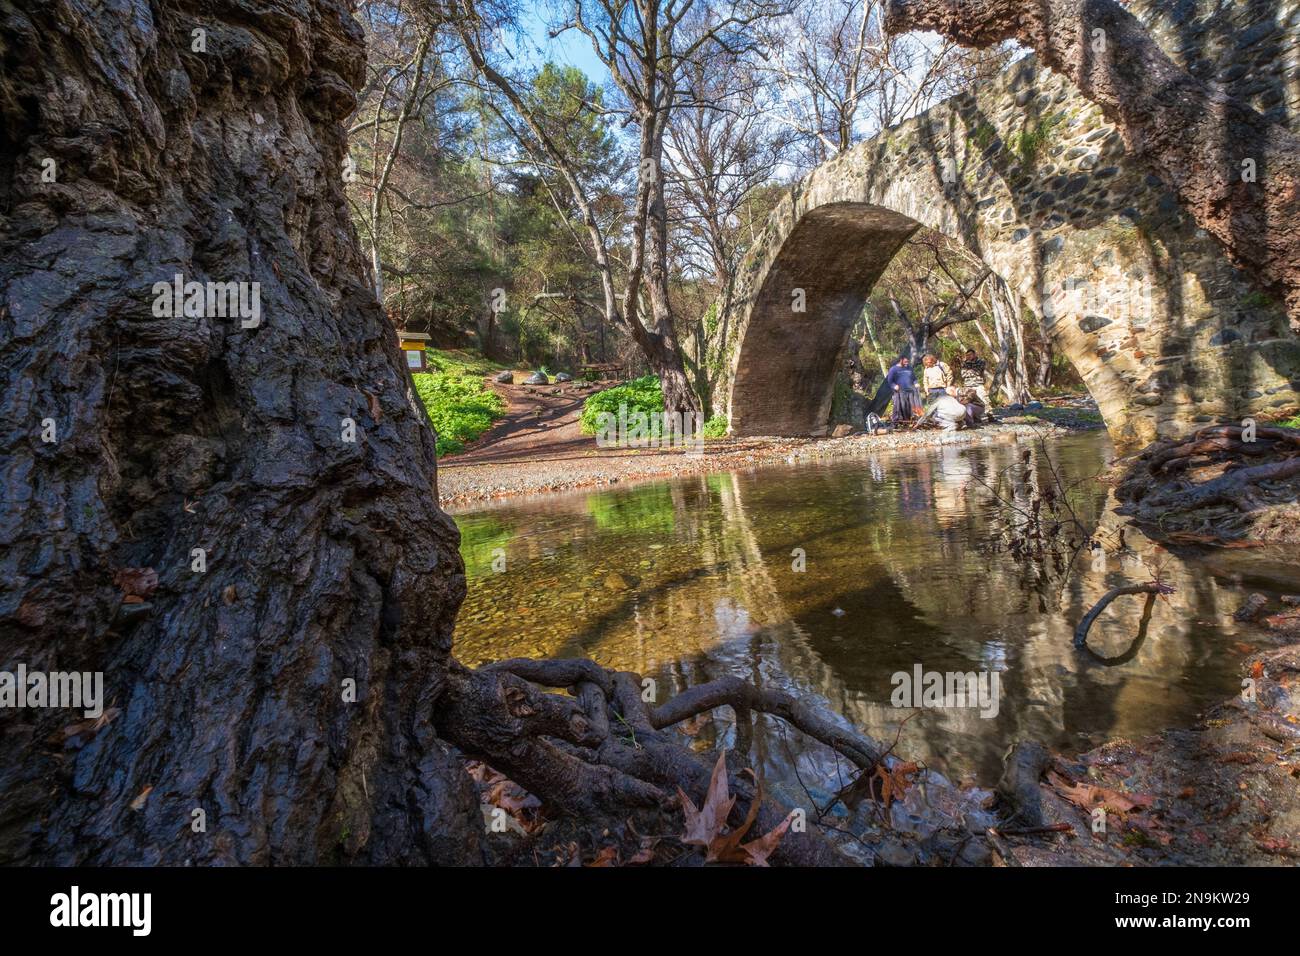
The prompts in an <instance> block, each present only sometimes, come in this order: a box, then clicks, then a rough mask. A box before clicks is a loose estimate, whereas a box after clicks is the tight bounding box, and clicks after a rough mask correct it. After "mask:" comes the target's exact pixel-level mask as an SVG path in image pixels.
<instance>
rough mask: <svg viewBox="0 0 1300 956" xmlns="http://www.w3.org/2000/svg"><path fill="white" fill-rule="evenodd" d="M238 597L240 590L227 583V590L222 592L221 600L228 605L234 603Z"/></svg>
mask: <svg viewBox="0 0 1300 956" xmlns="http://www.w3.org/2000/svg"><path fill="white" fill-rule="evenodd" d="M238 597H239V592H238V591H236V590H235V586H234V585H233V584H227V585H226V587H225V590H223V591H222V592H221V600H222V602H223V603H225V605H226V606H227V607H229V606H230V605H232V604H234V603H235V599H236V598H238Z"/></svg>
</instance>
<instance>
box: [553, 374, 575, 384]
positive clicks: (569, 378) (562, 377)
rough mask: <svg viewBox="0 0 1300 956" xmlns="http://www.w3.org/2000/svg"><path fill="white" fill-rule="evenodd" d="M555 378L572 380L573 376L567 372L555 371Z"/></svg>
mask: <svg viewBox="0 0 1300 956" xmlns="http://www.w3.org/2000/svg"><path fill="white" fill-rule="evenodd" d="M555 380H556V381H557V382H572V381H573V376H572V375H570V374H569V373H568V372H556V373H555Z"/></svg>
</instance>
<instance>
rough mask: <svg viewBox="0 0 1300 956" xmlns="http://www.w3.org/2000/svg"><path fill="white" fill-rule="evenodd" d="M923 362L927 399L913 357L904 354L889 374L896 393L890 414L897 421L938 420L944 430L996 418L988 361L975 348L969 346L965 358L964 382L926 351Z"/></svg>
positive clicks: (890, 383)
mask: <svg viewBox="0 0 1300 956" xmlns="http://www.w3.org/2000/svg"><path fill="white" fill-rule="evenodd" d="M921 365H922V373H921V387H922V388H924V390H925V398H924V400H922V398H921V389H920V388H918V387H917V382H916V372H915V370H914V369H913V368H912V360H911V358H910V357H909V356H907V355H900V356H899V357H898V361H897V362H895V363H894V364H893V366H892V367H891V368H890V369H889V372H888V373H886V375H885V382H886V384H888V385H889V386H890V388H891V389H892V390H893V392H894V408H893V412H892V413H891V415H890V418H891V419H892V420H893V421H894V422H912V421H915V420H917V419H920V420H921V421H923V422H924V421H934V422H936V423H937V424H938V425H939V427H941V428H942V429H943V430H944V431H953V430H955V429H958V428H974V427H975V425H977V424H979V423H980V422H982V421H993V416H992V414H991V413H990V411H989V404H990V403H989V393H988V390H987V388H985V385H984V372H985V368H986V364H985V362H984V360H983V359H982V358H979V357H978V356H977V355H976V354H975V350H974V349H967V350H966V354H965V355H964V356H963V358H962V363H961V381H960V384H958V380H957V378H956V376H954V375H953V373H952V369H951V368H950V367H949V366H948V364H947V363H946V362H943V361H942V360H940V359H939V358H938V357H937V356H935V355H933V354H926V355H925V357H924V358H922V359H921Z"/></svg>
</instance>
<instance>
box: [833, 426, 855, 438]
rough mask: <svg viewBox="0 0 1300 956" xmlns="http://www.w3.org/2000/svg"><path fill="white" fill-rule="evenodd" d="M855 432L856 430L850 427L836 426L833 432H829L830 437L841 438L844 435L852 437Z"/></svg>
mask: <svg viewBox="0 0 1300 956" xmlns="http://www.w3.org/2000/svg"><path fill="white" fill-rule="evenodd" d="M855 431H857V429H856V428H854V427H853V426H852V425H847V424H845V425H836V426H835V429H834V431H832V432H831V437H832V438H843V437H844V436H846V435H852V434H853V433H854V432H855Z"/></svg>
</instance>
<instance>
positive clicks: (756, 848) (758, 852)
mask: <svg viewBox="0 0 1300 956" xmlns="http://www.w3.org/2000/svg"><path fill="white" fill-rule="evenodd" d="M797 812H798V811H796V810H791V811H790V812H789V813H788V814H787V815H786V818H785V819H784V820H782V821H781V822H780V823H779V824H778V825H777V826H776V827H775V828H774V829H773V830H771V831H769V832H768V833H765V834H763V835H762V836H761V837H759V838H758V839H757V840H753V841H751V842H749V843H746V844H745V845H744V846H742V847H741V849H742V850H744V851H745V855H746V856H747V857H749V863H750V864H751V865H752V866H767V858H768V857H769V856H771V855H772V853H773V851H775V850H776V848H777V847H778V846H780V845H781V838H782V837H783V836H785V832H786V831H787V830H789V829H790V822H791V821H792V820H794V815H795V813H797Z"/></svg>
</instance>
